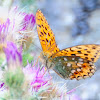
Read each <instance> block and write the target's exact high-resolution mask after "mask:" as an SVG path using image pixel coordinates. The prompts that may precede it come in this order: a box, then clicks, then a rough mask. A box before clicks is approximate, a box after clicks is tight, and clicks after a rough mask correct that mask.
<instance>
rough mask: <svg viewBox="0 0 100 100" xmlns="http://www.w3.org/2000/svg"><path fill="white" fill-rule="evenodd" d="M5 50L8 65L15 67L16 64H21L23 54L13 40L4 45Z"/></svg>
mask: <svg viewBox="0 0 100 100" xmlns="http://www.w3.org/2000/svg"><path fill="white" fill-rule="evenodd" d="M4 52H5V55H6V59H7V63H8V66H9V67H11V66H12V67H11V68H14V67H16V66H21V64H22V55H21V50H20V51H19V50H18V49H17V46H16V45H15V44H14V43H13V42H7V46H6V47H4Z"/></svg>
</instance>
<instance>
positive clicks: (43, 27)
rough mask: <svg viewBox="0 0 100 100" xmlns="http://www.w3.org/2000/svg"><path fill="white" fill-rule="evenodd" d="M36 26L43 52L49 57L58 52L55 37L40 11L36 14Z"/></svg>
mask: <svg viewBox="0 0 100 100" xmlns="http://www.w3.org/2000/svg"><path fill="white" fill-rule="evenodd" d="M36 24H37V32H38V36H39V39H40V43H41V46H42V49H43V52H45V53H47V54H48V55H49V56H50V55H52V54H54V53H56V52H57V51H59V48H58V47H57V45H56V41H55V36H54V34H53V32H52V30H51V28H50V26H49V25H48V22H47V21H46V19H45V17H44V15H43V14H42V12H41V11H40V10H38V11H37V12H36Z"/></svg>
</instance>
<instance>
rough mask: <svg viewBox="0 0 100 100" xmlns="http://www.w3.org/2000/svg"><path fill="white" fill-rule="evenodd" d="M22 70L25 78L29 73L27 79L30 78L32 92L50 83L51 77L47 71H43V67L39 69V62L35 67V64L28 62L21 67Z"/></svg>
mask: <svg viewBox="0 0 100 100" xmlns="http://www.w3.org/2000/svg"><path fill="white" fill-rule="evenodd" d="M23 71H24V74H25V76H26V78H27V76H29V75H30V78H28V80H31V81H30V85H31V86H32V90H33V92H38V90H39V89H40V88H42V87H43V86H45V85H46V86H48V85H49V84H50V79H51V77H50V76H49V74H48V73H47V72H46V73H45V71H46V69H45V68H43V69H42V70H40V65H39V64H38V66H37V67H36V66H34V67H32V66H31V65H30V64H28V65H27V66H26V67H25V68H24V69H23ZM44 73H45V74H44Z"/></svg>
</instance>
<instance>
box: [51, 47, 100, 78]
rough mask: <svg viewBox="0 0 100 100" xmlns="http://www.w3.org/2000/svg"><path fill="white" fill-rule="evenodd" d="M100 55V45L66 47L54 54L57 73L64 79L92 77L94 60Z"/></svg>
mask: <svg viewBox="0 0 100 100" xmlns="http://www.w3.org/2000/svg"><path fill="white" fill-rule="evenodd" d="M99 56H100V45H79V46H75V47H70V48H66V49H64V50H61V51H59V52H57V53H56V54H54V55H53V56H52V58H53V62H54V63H55V67H54V68H53V69H54V71H55V72H57V74H59V75H60V76H61V77H63V78H64V79H68V78H70V79H74V78H75V79H77V80H79V79H81V78H86V77H90V76H92V75H93V74H94V72H95V69H96V68H95V65H94V62H96V61H97V60H98V58H99Z"/></svg>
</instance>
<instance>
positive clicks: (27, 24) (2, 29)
mask: <svg viewBox="0 0 100 100" xmlns="http://www.w3.org/2000/svg"><path fill="white" fill-rule="evenodd" d="M6 13H7V12H6ZM34 25H35V16H34V15H33V14H27V13H25V12H22V11H21V12H20V11H18V7H15V8H12V9H11V10H10V11H9V12H8V14H7V18H5V20H4V22H2V23H0V43H5V44H6V43H7V41H12V42H14V43H17V45H22V42H24V43H25V44H26V45H27V46H29V45H30V44H31V43H32V40H34V39H33V38H35V35H34V31H33V30H34ZM20 42H21V43H20ZM26 42H28V43H26Z"/></svg>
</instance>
